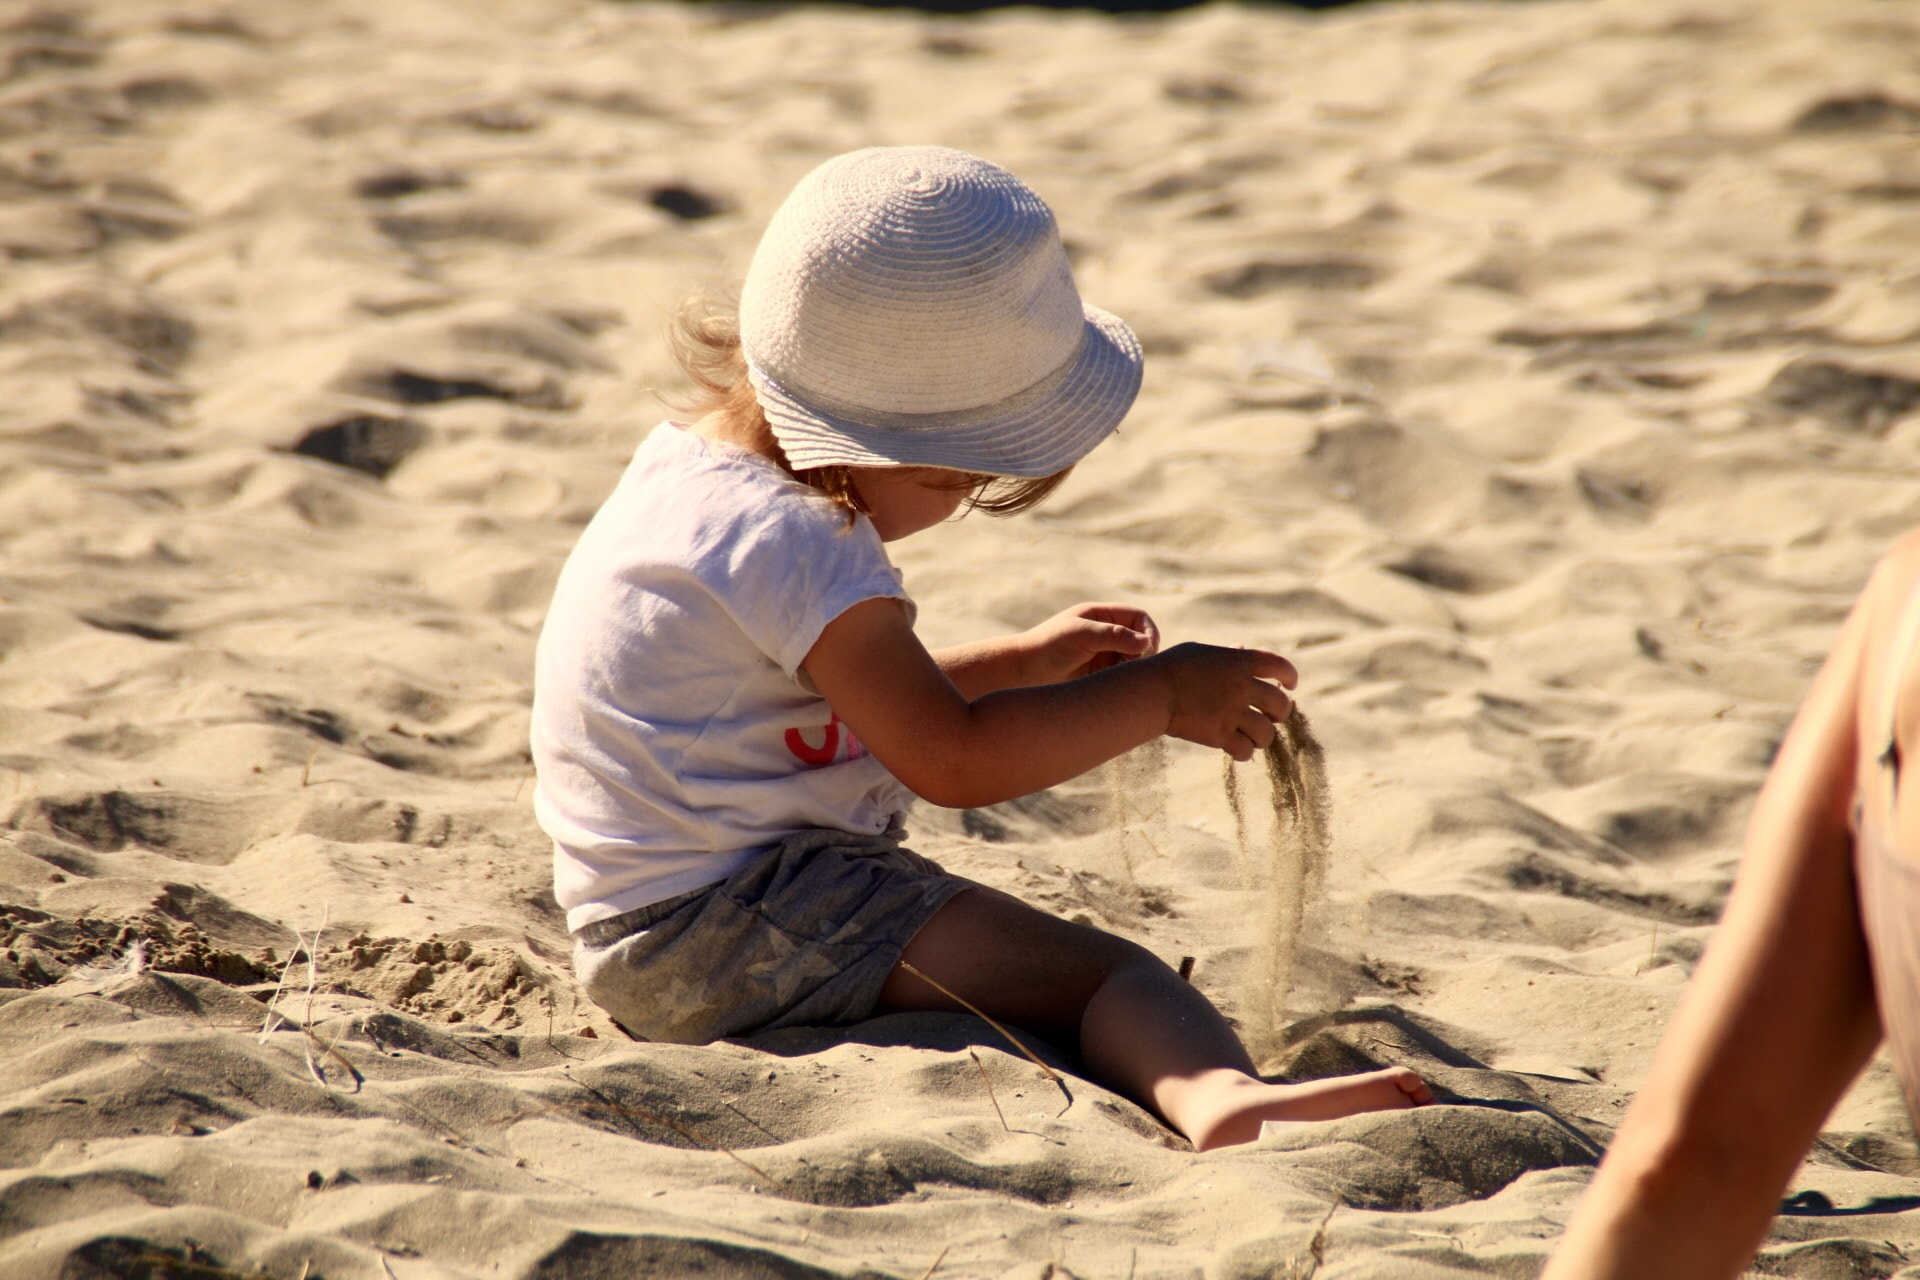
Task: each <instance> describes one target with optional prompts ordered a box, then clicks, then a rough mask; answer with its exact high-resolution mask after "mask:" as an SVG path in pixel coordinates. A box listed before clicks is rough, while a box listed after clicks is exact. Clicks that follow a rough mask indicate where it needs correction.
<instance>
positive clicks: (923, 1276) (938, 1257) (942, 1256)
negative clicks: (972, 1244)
mask: <svg viewBox="0 0 1920 1280" xmlns="http://www.w3.org/2000/svg"><path fill="white" fill-rule="evenodd" d="M951 1248H953V1246H952V1245H950V1244H948V1245H942V1246H941V1247H940V1252H939V1253H937V1254H935V1255H934V1259H933V1261H932V1262H931V1263H929V1264H928V1266H927V1269H926V1270H925V1271H922V1272H921V1273H920V1280H928V1277H930V1276H932V1275H933V1273H934V1272H936V1271H938V1270H939V1269H940V1264H941V1263H943V1262H945V1261H946V1260H947V1250H948V1249H951Z"/></svg>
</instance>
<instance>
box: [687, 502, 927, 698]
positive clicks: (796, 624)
mask: <svg viewBox="0 0 1920 1280" xmlns="http://www.w3.org/2000/svg"><path fill="white" fill-rule="evenodd" d="M796 489H798V486H794V488H793V489H789V490H787V491H786V492H783V493H781V494H780V495H779V496H778V497H777V498H776V499H775V500H774V501H772V502H770V503H768V504H767V505H766V506H765V507H764V508H763V509H762V510H760V511H758V512H755V513H752V514H751V515H750V516H749V517H748V518H745V519H743V520H742V522H741V525H740V527H739V528H737V529H736V531H735V536H734V537H733V538H732V539H730V540H729V541H730V544H731V545H730V546H727V547H726V555H725V565H724V570H725V571H724V575H723V578H722V580H721V581H711V580H710V582H709V586H710V587H711V589H712V590H713V591H714V594H715V595H716V597H718V598H719V599H720V601H721V603H722V604H723V605H724V606H725V607H726V609H727V611H728V612H729V613H730V614H731V615H732V616H733V619H734V621H735V622H736V623H737V624H738V625H739V627H740V629H741V631H742V632H744V633H745V634H746V636H747V637H748V639H750V640H751V641H752V642H753V643H754V645H755V646H756V647H757V648H759V649H760V651H761V652H762V653H764V654H766V655H767V657H768V658H770V659H772V660H773V662H774V663H775V664H776V665H777V666H779V668H780V669H781V670H782V671H784V672H786V673H787V675H788V676H789V677H791V678H793V679H795V680H798V679H799V678H800V664H801V663H802V662H804V661H805V660H806V657H807V654H808V653H809V652H811V651H812V649H813V646H814V643H815V642H816V641H818V640H819V639H820V633H821V632H822V631H824V630H825V629H826V626H827V624H828V623H829V622H832V621H833V620H834V619H835V618H837V617H839V616H840V615H841V614H842V613H845V612H846V611H847V610H848V609H850V608H852V607H853V606H854V605H856V604H859V603H860V602H861V601H863V600H873V599H894V600H899V601H902V602H903V603H905V605H906V606H907V609H908V617H909V619H911V618H912V616H913V601H912V599H911V598H910V597H909V596H908V595H907V591H906V587H905V586H904V584H903V583H902V580H901V576H900V571H899V570H898V569H896V568H895V567H894V566H893V563H892V562H891V561H889V560H888V559H887V553H886V548H885V545H884V544H883V543H882V542H881V541H880V535H879V534H878V533H877V532H876V531H875V530H874V527H873V525H872V523H871V522H870V521H868V520H867V518H866V517H865V516H860V517H857V518H856V519H855V520H854V522H853V523H852V524H851V525H849V524H848V523H847V518H846V515H845V513H844V512H843V511H842V510H840V508H838V507H836V506H834V505H833V504H831V503H829V502H826V501H825V500H823V499H820V498H818V497H816V496H815V495H813V494H812V493H811V492H810V491H805V490H800V491H798V492H795V490H796Z"/></svg>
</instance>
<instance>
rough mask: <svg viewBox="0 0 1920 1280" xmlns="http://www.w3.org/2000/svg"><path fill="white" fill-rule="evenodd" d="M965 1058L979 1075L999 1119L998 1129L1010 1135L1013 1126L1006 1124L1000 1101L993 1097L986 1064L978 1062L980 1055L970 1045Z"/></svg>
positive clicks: (991, 1083) (994, 1112) (1005, 1114)
mask: <svg viewBox="0 0 1920 1280" xmlns="http://www.w3.org/2000/svg"><path fill="white" fill-rule="evenodd" d="M967 1056H968V1057H969V1058H972V1059H973V1066H974V1070H976V1071H978V1072H979V1073H980V1083H981V1084H983V1085H985V1086H987V1101H988V1102H991V1103H992V1104H993V1114H995V1115H997V1116H999V1117H1000V1127H1001V1128H1002V1129H1005V1130H1006V1131H1007V1132H1008V1133H1012V1132H1013V1126H1012V1125H1010V1124H1008V1123H1007V1113H1006V1112H1004V1111H1002V1110H1001V1109H1000V1099H999V1098H997V1097H995V1096H994V1093H993V1081H992V1080H991V1079H989V1078H988V1076H987V1068H986V1064H985V1063H983V1062H981V1061H980V1055H979V1054H977V1053H975V1052H974V1051H973V1046H972V1045H968V1046H967Z"/></svg>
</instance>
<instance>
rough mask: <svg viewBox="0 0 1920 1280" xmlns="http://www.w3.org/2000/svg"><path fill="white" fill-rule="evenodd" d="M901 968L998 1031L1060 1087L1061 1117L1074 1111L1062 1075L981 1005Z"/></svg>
mask: <svg viewBox="0 0 1920 1280" xmlns="http://www.w3.org/2000/svg"><path fill="white" fill-rule="evenodd" d="M900 967H901V968H902V969H905V970H906V971H907V972H908V973H910V974H912V975H913V976H914V977H916V978H918V979H920V981H922V982H924V983H926V984H927V985H928V986H930V987H932V988H933V989H934V990H935V991H938V992H939V993H940V994H941V995H943V996H945V997H946V998H947V999H949V1000H951V1001H953V1002H954V1003H955V1004H958V1005H961V1006H962V1007H964V1008H965V1009H966V1010H967V1012H969V1013H971V1014H973V1016H974V1017H976V1018H978V1019H980V1021H982V1022H984V1023H986V1024H987V1025H988V1026H990V1027H992V1028H993V1029H994V1030H995V1031H998V1032H999V1033H1000V1034H1001V1035H1003V1036H1005V1037H1006V1039H1007V1043H1008V1044H1010V1045H1012V1046H1013V1047H1014V1048H1016V1049H1018V1050H1019V1051H1020V1052H1021V1053H1022V1054H1024V1055H1025V1056H1026V1059H1027V1061H1028V1062H1031V1063H1032V1064H1033V1065H1034V1066H1036V1067H1038V1068H1040V1072H1041V1074H1042V1075H1044V1076H1046V1078H1047V1079H1049V1080H1051V1081H1053V1082H1054V1084H1056V1085H1058V1086H1059V1087H1060V1092H1061V1093H1062V1094H1063V1095H1064V1096H1065V1097H1066V1099H1067V1105H1066V1106H1064V1107H1062V1108H1060V1115H1062V1116H1063V1115H1065V1114H1067V1112H1069V1111H1071V1110H1072V1109H1073V1094H1072V1093H1071V1092H1069V1091H1068V1089H1067V1082H1066V1081H1065V1080H1063V1079H1061V1077H1060V1073H1059V1072H1058V1071H1055V1070H1054V1069H1053V1068H1052V1067H1050V1066H1048V1065H1047V1064H1046V1063H1044V1062H1042V1061H1040V1056H1039V1055H1038V1054H1036V1053H1035V1052H1034V1051H1033V1050H1031V1049H1029V1048H1027V1046H1026V1045H1024V1044H1022V1043H1021V1042H1020V1037H1018V1036H1016V1035H1014V1034H1013V1032H1011V1031H1009V1030H1007V1029H1006V1028H1005V1027H1003V1026H1001V1025H1000V1024H999V1023H998V1022H995V1021H994V1020H993V1018H992V1017H991V1016H990V1015H989V1014H988V1013H987V1011H986V1010H985V1009H982V1008H981V1007H980V1006H979V1005H977V1004H975V1003H974V1002H973V1001H971V1000H969V999H967V998H966V997H965V996H962V995H956V994H955V993H954V992H952V991H950V990H948V989H947V988H946V987H944V986H942V985H941V984H940V983H938V982H935V981H934V980H933V979H932V978H929V977H928V976H927V975H926V974H924V973H922V972H921V971H920V970H918V969H916V968H914V967H913V966H912V965H911V964H909V963H907V962H906V961H905V960H902V961H901V962H900ZM1054 1118H1055V1119H1056V1120H1057V1119H1059V1116H1055V1117H1054Z"/></svg>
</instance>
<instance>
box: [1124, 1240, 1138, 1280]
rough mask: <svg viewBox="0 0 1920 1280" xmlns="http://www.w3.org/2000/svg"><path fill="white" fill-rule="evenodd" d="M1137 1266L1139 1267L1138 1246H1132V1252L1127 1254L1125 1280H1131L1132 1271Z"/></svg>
mask: <svg viewBox="0 0 1920 1280" xmlns="http://www.w3.org/2000/svg"><path fill="white" fill-rule="evenodd" d="M1139 1265H1140V1246H1139V1245H1135V1246H1133V1251H1132V1252H1130V1253H1129V1254H1127V1280H1133V1273H1134V1269H1135V1268H1137V1267H1138V1266H1139Z"/></svg>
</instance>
